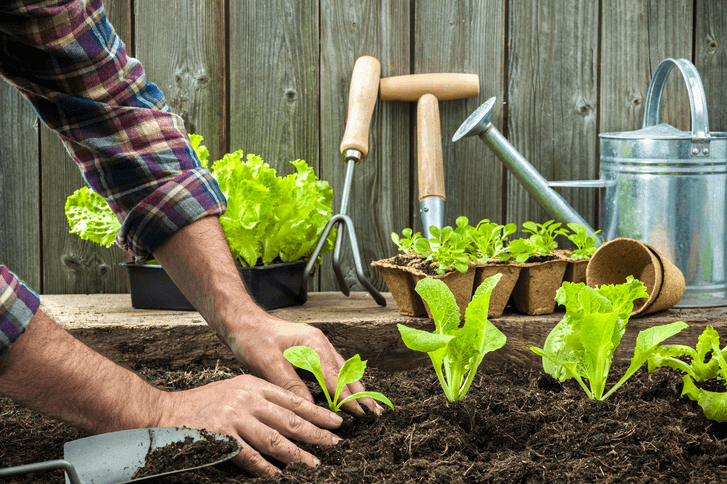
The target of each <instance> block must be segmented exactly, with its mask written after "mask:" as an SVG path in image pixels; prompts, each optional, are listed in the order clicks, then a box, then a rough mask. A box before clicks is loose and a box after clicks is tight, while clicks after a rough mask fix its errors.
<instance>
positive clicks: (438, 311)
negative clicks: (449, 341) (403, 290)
mask: <svg viewBox="0 0 727 484" xmlns="http://www.w3.org/2000/svg"><path fill="white" fill-rule="evenodd" d="M414 290H415V291H416V292H417V293H418V294H419V295H420V296H421V297H422V299H424V301H426V303H427V304H428V305H429V310H430V311H431V312H432V319H434V324H435V326H436V332H437V333H439V334H450V333H451V332H452V331H454V330H455V329H457V328H458V327H459V317H460V316H459V306H457V301H456V300H455V298H454V294H452V291H450V289H449V288H448V287H447V285H446V284H445V283H444V282H442V281H441V280H439V279H434V278H432V277H426V278H424V279H422V280H420V281H419V282H417V285H416V286H415V288H414Z"/></svg>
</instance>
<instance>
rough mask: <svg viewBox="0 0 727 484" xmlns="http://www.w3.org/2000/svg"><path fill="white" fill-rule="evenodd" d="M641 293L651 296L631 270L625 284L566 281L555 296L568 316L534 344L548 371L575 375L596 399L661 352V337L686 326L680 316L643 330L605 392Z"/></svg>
mask: <svg viewBox="0 0 727 484" xmlns="http://www.w3.org/2000/svg"><path fill="white" fill-rule="evenodd" d="M642 297H648V294H647V292H646V286H644V284H643V283H642V282H641V281H639V280H637V279H634V278H633V277H631V276H629V277H628V278H627V281H626V282H625V283H624V284H616V285H603V286H601V287H600V288H598V289H594V288H591V287H588V286H586V285H585V284H584V283H578V284H572V283H570V282H563V285H562V287H561V288H560V289H559V290H558V293H557V295H556V298H555V299H556V301H558V303H559V304H561V305H564V306H565V308H566V313H565V316H564V317H563V319H562V320H561V321H560V322H559V323H558V324H557V325H556V326H555V327H554V328H553V330H552V331H551V332H550V334H549V335H548V337H547V338H546V340H545V344H544V347H543V348H536V347H531V348H530V349H531V350H532V351H533V352H534V353H535V354H537V355H539V356H542V357H543V369H544V370H545V372H546V373H548V374H550V375H551V376H553V377H554V378H557V379H558V380H560V381H561V382H563V381H566V380H569V379H571V378H575V379H576V380H577V381H578V383H579V384H580V386H581V388H583V390H584V391H585V392H586V394H587V395H588V397H589V398H590V399H591V400H605V399H606V398H608V397H609V396H610V395H611V394H612V393H613V392H615V391H616V390H617V389H618V388H619V387H620V386H621V385H623V384H624V383H625V382H626V381H627V380H628V379H629V378H631V377H632V376H633V375H634V374H635V373H636V371H637V370H638V369H639V368H640V367H641V366H642V365H643V364H644V363H646V361H647V360H648V359H649V358H650V357H652V356H653V355H654V354H656V352H657V351H658V350H659V343H661V342H662V341H664V340H665V339H667V338H669V337H671V336H674V335H675V334H677V333H679V332H680V331H681V330H683V329H684V328H686V327H687V325H686V324H685V323H683V322H681V321H677V322H675V323H671V324H666V325H663V326H654V327H651V328H648V329H645V330H643V331H641V332H640V333H639V335H638V336H637V338H636V348H635V349H634V356H633V358H631V364H630V366H629V368H628V369H627V370H626V373H625V374H624V375H623V377H622V378H621V379H620V380H619V381H618V382H617V383H616V384H615V385H614V386H613V387H611V389H610V390H609V391H608V392H607V393H605V394H604V391H605V386H606V380H607V378H608V373H609V371H610V369H611V362H612V361H613V354H614V352H615V351H616V348H617V347H618V345H619V344H620V343H621V338H622V336H623V334H624V332H625V331H626V324H627V323H628V321H629V316H630V315H631V311H632V310H633V306H634V301H635V300H636V299H640V298H642ZM584 378H585V379H587V380H588V383H589V386H586V384H585V383H584V381H583V379H584Z"/></svg>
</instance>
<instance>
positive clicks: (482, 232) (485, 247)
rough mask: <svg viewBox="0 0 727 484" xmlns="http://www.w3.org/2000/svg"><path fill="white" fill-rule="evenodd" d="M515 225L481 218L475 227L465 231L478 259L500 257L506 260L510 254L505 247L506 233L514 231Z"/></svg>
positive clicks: (485, 260)
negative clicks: (501, 223)
mask: <svg viewBox="0 0 727 484" xmlns="http://www.w3.org/2000/svg"><path fill="white" fill-rule="evenodd" d="M516 230H517V225H515V224H507V225H500V224H497V223H494V222H490V221H489V220H487V219H484V220H481V221H480V223H478V224H477V226H476V227H469V230H468V231H467V233H468V235H469V238H470V241H471V242H472V245H473V247H474V252H475V256H476V258H477V259H478V260H482V261H483V262H487V259H500V260H502V261H505V262H507V261H508V260H510V258H511V257H512V254H511V253H510V252H509V251H508V250H507V247H505V243H506V242H507V241H508V238H507V237H508V235H510V234H513V233H515V231H516Z"/></svg>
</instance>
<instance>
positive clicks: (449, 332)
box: [397, 274, 506, 402]
mask: <svg viewBox="0 0 727 484" xmlns="http://www.w3.org/2000/svg"><path fill="white" fill-rule="evenodd" d="M500 277H502V274H495V275H494V276H492V277H489V278H487V279H485V280H484V281H483V282H482V284H480V286H479V287H478V288H477V290H476V291H475V294H474V296H472V301H471V302H470V303H469V305H468V306H467V309H466V310H465V317H464V326H462V327H460V320H459V317H460V316H459V315H460V312H459V307H458V306H457V302H456V301H455V299H454V295H453V294H452V291H450V290H449V288H448V287H447V285H446V284H445V283H443V282H442V281H440V280H439V279H433V278H426V279H422V280H420V281H419V282H418V283H417V285H416V287H415V290H416V291H417V292H418V293H419V295H420V296H421V297H422V298H423V299H424V300H425V301H426V302H427V304H428V305H429V309H430V311H431V312H432V318H433V319H434V326H435V330H434V332H433V333H430V332H428V331H422V330H419V329H414V328H409V327H407V326H404V325H402V324H398V325H397V327H398V328H399V332H400V333H401V338H402V340H403V341H404V344H405V345H406V346H407V348H409V349H411V350H414V351H421V352H423V353H428V354H429V357H430V358H431V360H432V364H433V365H434V371H435V372H436V373H437V377H438V378H439V383H440V384H441V385H442V389H443V390H444V394H445V395H446V396H447V400H449V401H450V402H456V401H458V400H462V399H463V398H464V397H465V395H467V392H468V391H469V388H470V385H471V384H472V381H473V380H474V377H475V373H476V372H477V368H478V367H479V366H480V363H481V362H482V359H483V357H484V356H485V354H487V353H489V352H490V351H494V350H496V349H499V348H501V347H502V346H504V344H505V341H506V338H505V335H504V334H502V333H501V332H500V330H499V329H497V328H496V327H495V326H494V325H493V324H492V323H490V322H489V321H488V320H487V310H488V308H489V305H490V296H491V294H492V290H493V289H494V288H495V285H496V284H497V281H499V280H500Z"/></svg>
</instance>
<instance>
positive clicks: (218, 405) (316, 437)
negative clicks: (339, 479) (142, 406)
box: [160, 375, 342, 477]
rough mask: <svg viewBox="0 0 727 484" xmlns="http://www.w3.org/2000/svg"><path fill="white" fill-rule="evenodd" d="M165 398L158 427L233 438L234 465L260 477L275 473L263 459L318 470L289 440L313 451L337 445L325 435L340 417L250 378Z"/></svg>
mask: <svg viewBox="0 0 727 484" xmlns="http://www.w3.org/2000/svg"><path fill="white" fill-rule="evenodd" d="M165 398H166V400H168V403H167V405H166V406H165V416H164V417H162V419H161V420H160V426H162V427H168V426H170V427H178V426H187V427H190V428H204V429H206V430H209V431H212V432H218V433H222V434H226V435H231V436H233V437H235V438H236V439H237V440H238V442H240V444H242V451H241V452H240V453H239V454H238V455H237V456H235V457H234V458H233V462H235V463H236V464H237V465H239V466H240V467H242V468H243V469H245V470H246V471H248V472H249V473H251V474H253V475H255V476H259V477H261V476H267V475H271V474H274V473H275V472H278V469H277V467H275V466H273V465H272V464H271V463H270V462H268V461H267V460H266V458H265V457H264V456H269V457H273V458H275V459H276V460H278V461H279V462H282V463H284V464H288V463H290V462H293V461H301V462H304V463H305V464H308V465H309V466H318V465H319V464H320V461H319V460H318V459H317V458H316V457H315V456H313V455H311V454H310V453H308V452H306V451H304V450H302V449H301V448H299V447H298V446H296V445H295V444H294V443H293V442H291V440H290V439H295V440H298V441H301V442H307V443H309V444H317V445H334V444H337V443H338V441H339V438H338V437H337V436H336V435H334V434H333V433H331V432H329V431H328V430H326V429H334V428H337V427H338V426H340V425H341V422H342V419H341V417H339V416H338V415H336V414H335V413H333V412H331V411H329V410H327V409H325V408H323V407H320V406H318V405H315V404H313V403H311V402H308V401H305V400H303V399H302V398H300V397H298V396H296V395H294V394H292V393H291V392H288V391H286V390H283V389H282V388H280V387H277V386H275V385H272V384H270V383H268V382H265V381H263V380H260V379H259V378H257V377H254V376H252V375H243V376H238V377H236V378H233V379H229V380H223V381H218V382H214V383H210V384H208V385H205V386H203V387H200V388H196V389H192V390H187V391H183V392H175V393H169V394H166V397H165Z"/></svg>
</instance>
